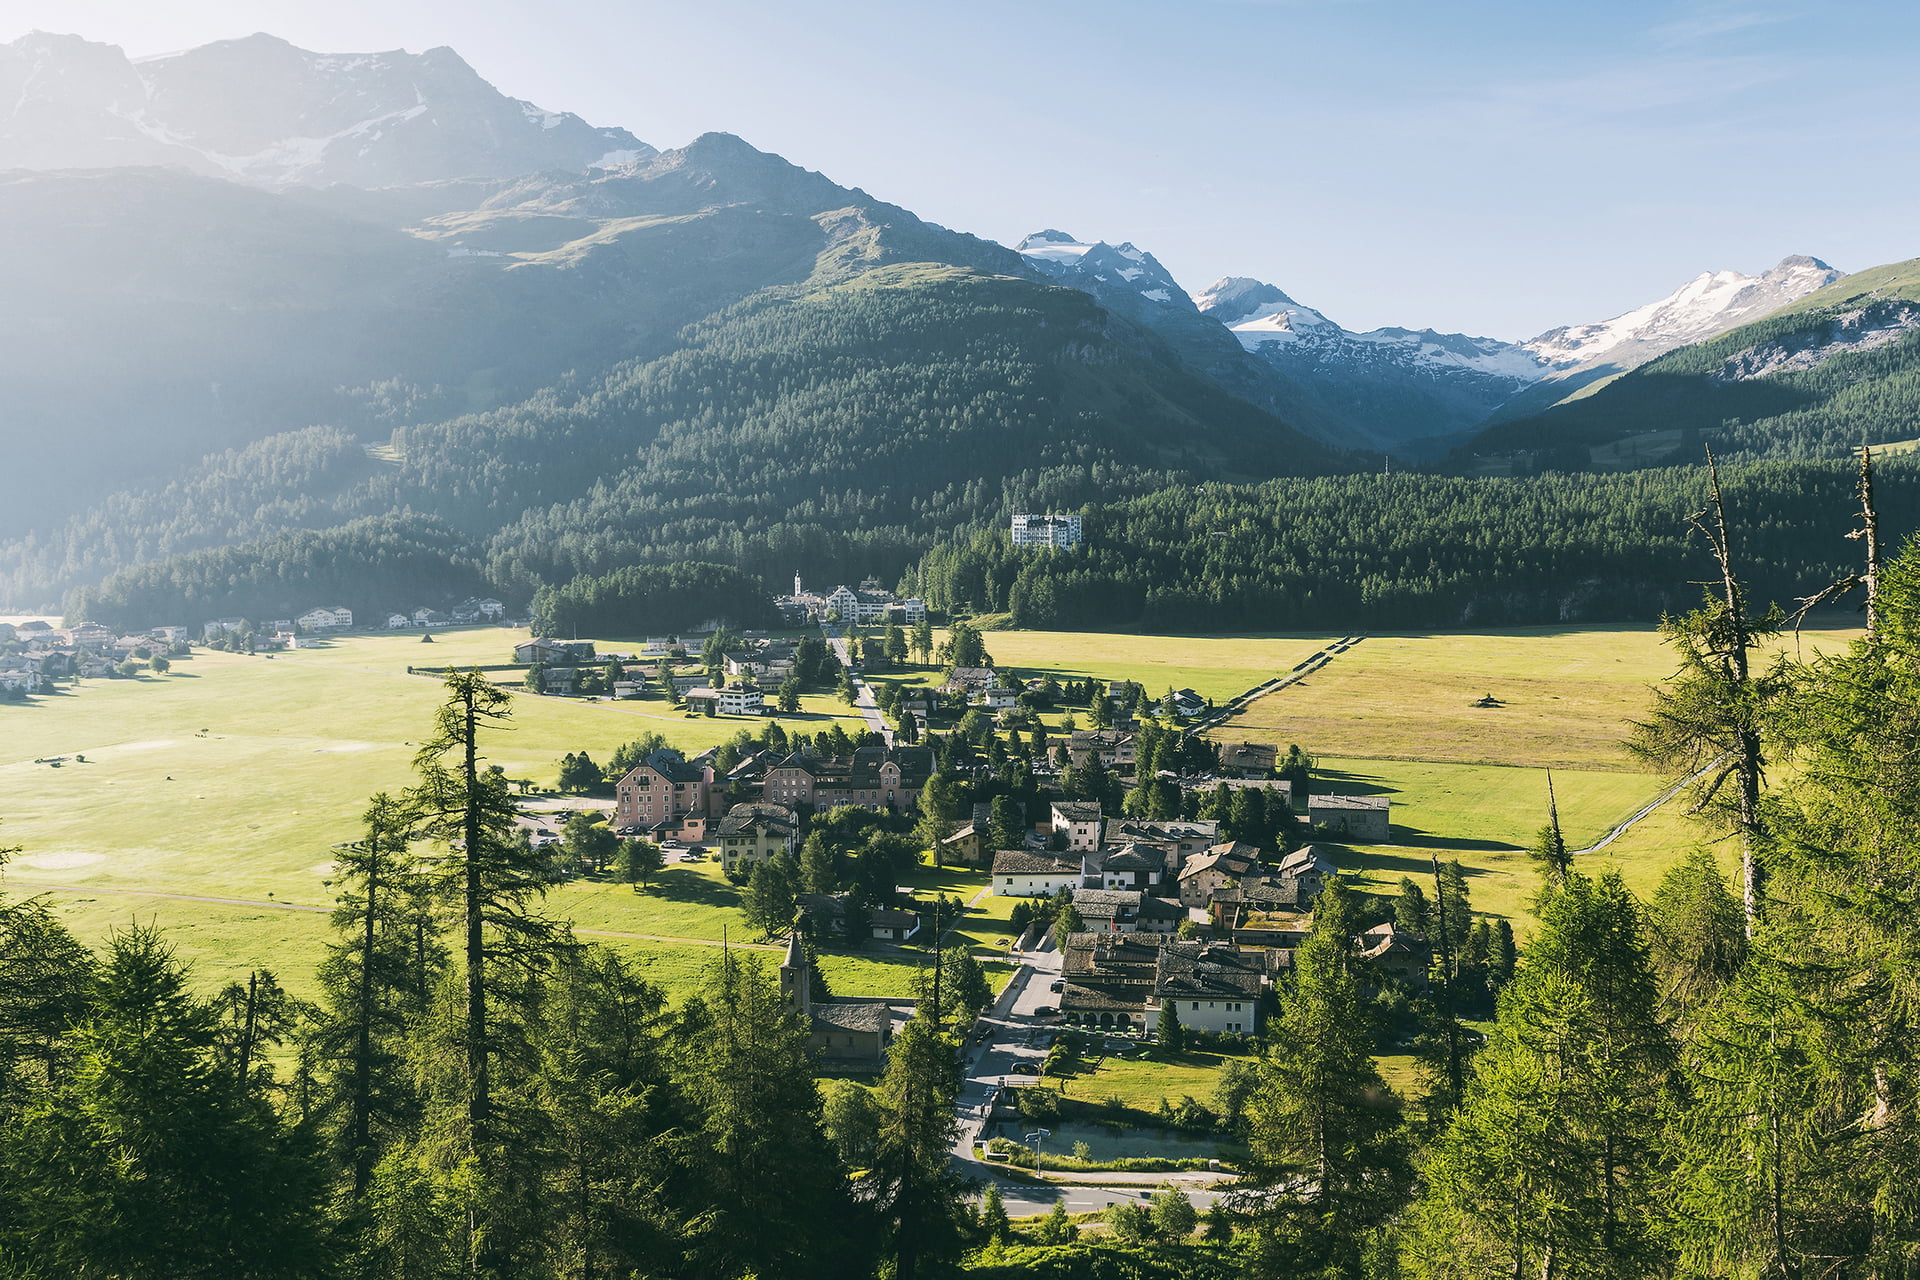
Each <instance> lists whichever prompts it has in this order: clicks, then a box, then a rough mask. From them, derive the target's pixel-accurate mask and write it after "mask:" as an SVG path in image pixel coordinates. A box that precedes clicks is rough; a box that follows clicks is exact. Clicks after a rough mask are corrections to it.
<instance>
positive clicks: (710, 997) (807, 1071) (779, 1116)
mask: <svg viewBox="0 0 1920 1280" xmlns="http://www.w3.org/2000/svg"><path fill="white" fill-rule="evenodd" d="M682 1022H683V1030H682V1034H681V1048H680V1058H679V1061H678V1063H677V1065H676V1067H675V1070H674V1077H675V1080H676V1081H677V1083H678V1084H679V1087H680V1089H681V1090H682V1092H683V1093H684V1094H685V1095H686V1097H687V1099H688V1100H689V1102H690V1103H691V1104H692V1107H693V1112H694V1119H693V1125H694V1133H693V1137H694V1141H693V1143H692V1144H691V1147H690V1149H689V1151H688V1158H689V1160H690V1161H691V1163H692V1166H693V1176H694V1177H695V1178H696V1179H697V1180H698V1184H699V1188H700V1193H701V1199H702V1202H703V1203H704V1205H705V1206H706V1209H705V1212H704V1213H703V1214H702V1215H701V1217H700V1218H699V1220H698V1221H697V1222H696V1223H695V1224H694V1225H693V1226H692V1227H691V1228H690V1232H691V1238H690V1239H689V1241H688V1244H687V1250H688V1255H689V1260H690V1262H691V1263H692V1265H693V1269H694V1273H695V1274H700V1275H731V1276H739V1275H763V1276H775V1275H778V1276H794V1277H796V1278H801V1277H809V1276H821V1277H832V1276H838V1275H843V1274H846V1273H847V1271H849V1270H852V1271H853V1272H854V1273H855V1274H859V1267H860V1257H859V1252H858V1248H857V1246H855V1247H853V1248H851V1249H850V1248H849V1245H848V1243H847V1236H846V1233H845V1232H844V1230H843V1229H842V1224H844V1223H845V1222H846V1221H847V1220H848V1219H849V1218H850V1217H851V1216H852V1214H853V1207H852V1205H851V1204H850V1203H849V1202H848V1200H847V1197H846V1188H845V1184H844V1183H843V1182H842V1180H841V1178H840V1175H839V1169H840V1162H839V1160H838V1159H837V1158H836V1157H835V1155H834V1152H833V1149H832V1148H831V1147H830V1146H829V1144H828V1142H827V1139H826V1135H825V1133H824V1132H823V1131H822V1128H821V1116H820V1095H819V1091H818V1090H817V1089H816V1088H815V1087H814V1083H813V1071H812V1064H811V1062H810V1061H809V1058H808V1051H807V1041H808V1030H809V1029H808V1028H807V1027H806V1026H805V1025H804V1024H803V1023H802V1021H801V1019H800V1015H799V1011H798V1010H797V1009H796V1008H795V1007H794V1006H793V1005H792V1004H790V1003H788V1002H787V1001H785V1000H783V999H782V998H781V995H780V990H779V987H778V985H777V984H776V983H774V982H773V981H772V980H771V979H770V978H769V977H768V975H767V973H766V971H765V970H764V968H763V967H762V966H761V965H760V964H759V963H758V961H757V960H753V959H749V958H747V957H746V956H745V955H744V954H743V953H741V952H739V951H735V950H731V949H723V950H722V952H721V956H720V959H719V961H718V962H717V963H716V964H715V965H714V967H713V969H712V970H711V971H710V974H709V979H708V983H707V986H706V990H705V994H704V999H703V1000H702V1001H701V1002H700V1003H699V1005H698V1007H697V1008H692V1009H689V1010H688V1011H687V1012H686V1013H685V1014H683V1019H682ZM850 1254H851V1256H849V1255H850Z"/></svg>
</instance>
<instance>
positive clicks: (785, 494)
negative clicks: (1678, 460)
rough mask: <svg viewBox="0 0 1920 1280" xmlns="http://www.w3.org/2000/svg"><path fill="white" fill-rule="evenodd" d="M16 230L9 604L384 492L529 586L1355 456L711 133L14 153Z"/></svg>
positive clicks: (3, 517) (1153, 344)
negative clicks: (603, 159)
mask: <svg viewBox="0 0 1920 1280" xmlns="http://www.w3.org/2000/svg"><path fill="white" fill-rule="evenodd" d="M429 197H433V198H429ZM78 204H83V205H85V206H86V208H87V210H88V213H87V215H86V216H84V217H77V218H68V217H65V216H64V215H65V213H66V212H67V211H69V210H70V209H71V208H72V207H73V206H75V205H78ZM200 226H210V227H211V228H212V229H213V230H214V231H215V233H216V235H215V237H214V240H213V242H211V243H201V242H198V241H196V246H197V247H196V248H195V250H194V252H192V253H183V252H182V251H181V243H182V242H183V241H184V240H186V239H187V238H188V229H189V228H194V227H200ZM0 231H7V232H9V233H11V234H12V238H14V239H17V240H20V241H22V242H30V243H36V244H39V245H42V246H43V249H44V250H45V252H44V253H43V254H42V255H41V256H40V257H38V258H34V259H32V260H31V261H27V260H24V259H23V260H20V261H16V262H14V263H13V264H12V265H11V266H10V267H8V268H5V269H4V270H0V283H4V284H8V285H10V286H11V289H12V297H13V298H14V300H15V303H16V306H15V308H14V312H13V313H12V315H11V318H10V320H9V321H7V322H0V336H4V335H5V334H7V333H15V336H17V337H22V341H21V342H20V343H19V344H16V346H15V347H14V348H10V349H9V350H8V351H6V352H0V391H8V392H10V393H11V399H10V402H9V403H10V409H11V412H12V419H11V422H12V424H13V425H16V426H18V427H19V428H20V435H21V439H22V447H21V449H22V451H21V453H20V456H19V457H18V459H17V460H18V462H19V463H20V464H21V465H19V466H18V467H16V468H15V469H13V470H12V471H10V472H9V475H8V476H7V477H4V478H0V538H8V537H10V538H11V541H0V600H6V601H9V602H12V603H16V604H20V605H24V606H36V607H37V606H44V605H48V604H51V603H53V602H55V601H57V600H59V599H60V597H61V596H62V595H63V594H64V593H67V592H70V591H72V590H74V589H76V588H80V587H94V586H96V585H99V584H101V583H102V579H110V580H108V581H106V582H105V583H104V585H99V589H98V590H94V591H91V592H90V593H89V594H88V595H87V596H86V597H85V598H84V601H83V602H84V603H86V604H88V605H90V606H92V607H95V608H98V609H100V610H101V611H102V612H103V616H107V615H110V616H112V617H113V618H115V619H117V620H125V621H128V622H133V621H138V619H137V618H133V617H130V616H128V615H127V614H126V612H125V610H126V608H127V607H128V603H127V602H130V601H132V600H134V599H136V598H138V599H141V600H147V601H152V600H154V598H155V597H154V595H153V592H154V590H155V587H156V584H160V583H164V582H166V581H168V580H170V579H177V580H178V581H179V582H180V583H181V586H182V591H183V593H185V594H183V595H182V597H181V599H180V601H179V603H178V605H177V608H185V607H186V602H187V600H188V599H191V600H192V601H193V602H194V603H195V607H196V608H197V607H198V605H199V604H200V603H202V602H203V600H204V593H203V592H202V591H201V590H200V589H199V588H198V587H192V589H191V590H189V587H190V584H194V583H199V582H201V581H202V579H204V578H205V576H206V573H207V567H208V565H210V564H212V563H214V561H211V560H209V559H207V558H206V556H204V555H203V556H201V558H200V559H199V560H197V561H193V562H191V563H187V562H179V563H176V562H175V560H174V558H175V557H181V556H191V555H198V554H200V553H211V552H214V551H216V550H218V549H219V548H222V547H228V546H233V545H236V544H246V545H262V546H263V545H266V543H265V542H264V541H263V540H271V539H274V538H276V537H279V536H281V535H288V536H293V537H296V539H303V538H304V539H305V541H303V542H301V545H303V546H305V545H312V539H313V536H314V535H317V534H319V533H320V532H321V531H324V530H327V529H330V528H333V527H335V526H339V525H343V524H345V523H347V522H351V521H356V520H369V519H380V518H387V517H399V518H403V519H404V520H406V521H412V520H414V519H416V518H418V517H422V516H425V517H437V518H438V519H439V520H440V521H442V522H444V524H445V526H446V529H444V530H441V531H440V532H439V533H436V534H434V537H435V538H438V537H440V536H441V535H442V534H444V533H447V532H449V531H451V532H452V533H453V534H454V535H457V537H458V538H459V539H461V542H460V544H459V548H458V553H457V554H458V556H459V557H460V558H461V559H462V561H463V562H469V563H471V564H474V565H478V566H480V567H482V568H483V569H484V570H485V571H487V572H488V573H490V574H493V575H494V581H495V582H496V584H497V589H498V590H500V591H505V592H511V593H512V594H514V595H515V596H516V597H517V598H522V599H524V598H526V597H530V596H531V594H532V591H533V589H534V588H535V587H536V586H537V585H538V584H539V583H540V582H542V581H546V580H549V579H554V580H565V579H568V578H571V577H572V576H573V575H574V574H576V573H578V572H583V571H585V572H603V571H605V570H607V569H609V568H612V567H614V566H616V565H618V564H621V563H625V562H628V561H633V560H641V561H664V562H671V561H677V560H682V559H689V558H692V559H700V560H706V561H713V562H719V563H726V564H733V565H738V566H741V567H743V568H746V569H749V570H750V571H751V572H754V573H760V574H767V575H772V576H785V575H787V574H791V573H792V572H793V570H794V569H795V568H796V567H798V565H800V564H802V563H804V564H806V565H808V566H810V571H813V572H820V573H827V572H834V571H839V570H840V569H841V568H842V567H843V566H844V568H845V569H846V571H848V572H850V573H854V574H856V575H865V574H867V573H872V572H882V573H887V572H896V571H898V570H899V569H900V568H902V567H904V566H905V565H906V564H907V563H909V562H910V561H911V560H912V559H913V558H914V557H915V556H917V555H918V554H919V553H920V552H921V551H923V550H924V549H925V547H926V546H927V545H929V542H930V540H931V538H932V537H933V536H934V535H936V534H937V533H939V532H941V531H943V530H946V529H950V528H952V527H954V526H955V525H958V524H964V523H968V522H971V521H975V520H980V519H988V518H993V517H995V516H997V515H998V514H999V513H1000V512H1002V511H1004V509H1005V508H1006V506H1007V504H1008V503H1009V502H1010V501H1014V500H1019V501H1023V502H1024V501H1036V502H1054V503H1069V502H1070V503H1076V504H1077V503H1080V502H1085V501H1089V500H1094V499H1098V498H1103V497H1113V496H1120V495H1125V494H1129V493H1138V492H1146V491H1149V490H1151V489H1153V488H1156V487H1158V486H1160V485H1163V484H1166V483H1169V482H1175V481H1181V480H1185V479H1187V478H1189V477H1194V476H1198V477H1207V478H1223V479H1259V478H1265V477H1269V476H1273V475H1284V474H1297V473H1303V472H1317V471H1325V470H1329V469H1333V468H1336V467H1338V466H1340V465H1342V463H1341V461H1340V459H1339V458H1338V457H1337V456H1336V455H1335V454H1334V453H1333V452H1331V451H1330V450H1328V449H1327V448H1326V447H1325V446H1322V445H1319V444H1315V443H1311V442H1309V441H1308V440H1306V439H1305V438H1303V437H1301V436H1299V435H1298V434H1296V433H1295V432H1293V431H1292V430H1290V429H1289V428H1288V427H1287V426H1286V425H1285V424H1283V423H1282V422H1281V421H1279V420H1278V419H1276V418H1275V417H1273V416H1272V415H1271V414H1270V413H1267V412H1264V411H1262V410H1259V409H1256V408H1254V407H1253V406H1251V405H1249V404H1248V403H1246V402H1245V401H1244V400H1242V399H1239V398H1237V397H1235V396H1234V395H1232V394H1229V393H1228V392H1226V391H1223V390H1222V389H1221V388H1220V387H1219V386H1218V385H1217V384H1216V383H1214V382H1212V381H1209V380H1208V379H1207V378H1206V377H1205V376H1204V375H1197V374H1195V373H1192V372H1190V371H1189V370H1188V369H1187V368H1186V366H1185V365H1184V364H1183V361H1182V358H1181V357H1180V356H1179V355H1178V354H1176V353H1175V352H1174V351H1173V350H1172V349H1171V348H1170V347H1169V346H1168V344H1167V343H1166V342H1165V341H1163V340H1162V339H1160V338H1159V337H1157V336H1155V335H1154V334H1152V333H1149V332H1148V331H1147V330H1145V329H1144V328H1142V327H1141V326H1139V325H1137V324H1135V323H1133V322H1131V321H1128V320H1126V319H1125V318H1122V317H1116V316H1114V315H1111V314H1109V313H1107V312H1106V311H1104V310H1102V309H1101V308H1100V307H1099V306H1098V305H1097V304H1096V303H1095V302H1093V301H1092V300H1091V299H1089V298H1088V297H1087V296H1086V295H1084V294H1081V293H1078V292H1076V291H1074V290H1070V289H1063V288H1056V287H1053V286H1051V285H1048V284H1045V283H1043V282H1040V281H1039V280H1038V279H1037V278H1036V277H1034V275H1033V273H1032V272H1031V271H1030V270H1029V269H1028V268H1027V266H1026V265H1025V263H1024V262H1023V261H1022V260H1021V259H1020V258H1019V257H1018V255H1016V254H1014V253H1012V252H1011V251H1009V250H1007V249H1004V248H1002V247H1001V246H999V245H995V244H991V243H990V242H987V241H982V240H979V239H977V238H975V237H972V236H968V235H964V234H960V233H956V232H952V231H948V230H946V229H945V228H942V227H938V226H934V225H932V224H930V223H926V222H924V221H922V220H920V219H919V218H917V217H915V216H914V215H913V214H911V213H909V212H908V211H906V210H904V209H900V208H898V207H896V206H892V205H888V204H886V203H884V202H881V201H877V200H875V199H873V198H872V197H871V196H868V195H867V194H866V193H864V192H861V191H858V190H856V189H851V188H845V187H840V186H837V185H835V184H834V183H832V182H831V181H829V180H828V179H826V178H824V177H822V176H821V175H819V174H816V173H811V172H809V171H807V170H803V169H800V168H798V167H796V166H794V165H791V164H788V163H787V162H786V161H784V160H782V159H780V158H779V157H778V156H772V155H768V154H765V153H762V152H759V151H756V150H754V149H753V148H752V147H749V146H747V145H746V144H745V143H743V142H741V141H740V140H739V139H737V138H731V137H728V136H726V135H707V136H705V137H702V138H700V139H698V140H697V141H696V142H695V143H693V144H692V145H690V146H689V147H687V148H685V149H683V150H681V151H678V152H670V153H665V154H663V155H661V156H659V157H656V158H655V159H654V160H653V161H651V162H649V164H648V165H646V166H644V167H642V168H640V169H637V170H631V171H619V172H603V171H594V172H592V173H588V174H581V175H552V174H550V175H534V176H531V177H528V178H525V179H521V180H516V181H513V182H494V183H479V184H453V185H451V186H450V187H448V188H447V189H444V190H440V189H435V190H431V191H423V190H420V189H412V188H407V189H397V190H394V191H390V192H344V193H343V192H322V193H311V192H293V193H286V194H283V195H275V194H270V193H264V192H257V191H249V190H244V189H241V188H237V187H232V186H231V185H230V184H226V183H220V182H216V181H212V180H209V179H201V178H194V177H190V176H188V175H185V174H171V173H168V174H161V173H156V172H153V171H141V170H126V171H114V172H112V173H108V174H94V175H84V174H83V175H74V174H50V175H27V176H24V177H20V178H18V179H17V180H14V181H11V182H9V183H0ZM130 246H131V247H130ZM142 255H145V256H147V257H150V258H152V259H153V260H154V261H155V262H156V263H157V264H159V265H157V266H156V267H154V268H153V269H150V270H145V271H142V270H137V269H136V267H137V265H138V263H137V262H136V259H137V258H139V257H141V256H142ZM95 256H97V257H98V259H99V261H100V262H101V263H102V264H104V266H105V267H107V268H111V270H108V271H106V272H105V273H104V274H101V273H95V274H93V275H89V273H88V268H87V263H88V261H89V259H90V257H95ZM69 279H80V280H83V281H84V282H85V284H84V287H83V288H80V289H77V290H73V291H71V294H72V296H68V295H67V294H63V293H62V291H61V286H62V282H63V281H66V280H69ZM49 316H51V317H52V319H51V321H49V319H48V317H49ZM49 325H50V326H51V327H49ZM36 326H38V328H36ZM41 329H46V330H47V331H48V332H51V333H54V334H55V335H56V336H58V335H60V334H65V335H68V337H67V338H66V339H63V340H61V341H53V340H50V339H48V338H47V337H46V336H45V334H40V330H41ZM146 330H153V331H156V332H159V333H162V334H164V341H158V342H156V344H154V346H153V350H155V351H156V352H157V354H156V355H155V357H154V361H153V362H146V363H143V362H118V361H116V362H111V363H110V364H108V365H107V366H106V367H105V368H104V369H103V370H102V371H101V372H99V373H98V375H97V376H91V377H90V376H89V373H88V370H89V369H92V368H93V366H95V365H98V364H100V362H99V360H98V358H97V357H98V354H99V352H98V347H99V344H98V343H96V342H92V341H91V339H90V340H89V341H88V342H85V343H81V344H78V345H76V344H74V343H73V342H72V341H71V335H73V334H75V333H79V334H83V335H95V334H98V335H106V336H108V337H111V335H113V334H121V335H123V336H122V338H120V339H115V341H118V342H121V343H123V344H124V343H126V342H131V341H132V335H133V334H134V333H136V332H140V331H146ZM16 331H17V332H16ZM35 334H40V336H39V337H37V338H34V340H33V341H27V340H26V339H27V338H33V337H34V335H35ZM83 366H84V367H83ZM162 366H164V368H162ZM163 374H164V376H163ZM176 384H177V385H176ZM148 406H151V407H150V408H149V407H148ZM142 413H144V414H145V415H146V416H145V417H144V419H143V420H144V421H146V422H147V424H148V427H149V429H148V430H146V431H144V432H142V433H138V434H137V436H135V437H134V438H133V440H132V443H130V444H128V445H127V446H126V447H124V448H121V447H115V448H108V447H106V444H105V442H106V441H107V440H109V439H119V438H122V437H125V435H126V433H125V431H124V424H125V422H126V421H127V420H129V419H130V418H133V417H135V416H136V415H140V414H142ZM56 423H58V424H59V426H60V430H59V431H55V430H53V427H54V425H55V424H56ZM314 423H323V424H326V425H325V426H321V427H315V426H313V425H311V424H314ZM55 468H57V469H58V470H59V473H60V476H61V483H60V484H58V485H45V484H42V483H38V482H37V480H36V477H37V476H39V475H42V474H44V473H46V472H48V471H49V470H51V469H55ZM76 505H77V507H78V509H72V508H73V507H74V506H76ZM391 527H398V526H391ZM349 541H350V542H352V543H354V544H355V545H359V542H360V538H359V536H358V535H356V538H355V539H350V540H349ZM800 557H804V558H803V559H802V558H800ZM401 562H403V563H407V564H414V563H417V562H416V561H415V560H414V559H412V558H411V552H410V551H409V552H407V553H406V554H403V555H402V556H401ZM139 566H144V567H139ZM136 567H138V568H137V570H136ZM122 571H131V572H129V573H126V574H122V576H120V577H111V575H115V574H121V573H122ZM464 572H465V571H464V570H463V574H464ZM340 576H341V577H342V580H343V582H344V584H345V585H346V586H347V587H349V588H351V587H354V586H358V587H360V589H361V594H363V595H364V594H365V593H366V592H368V591H371V590H372V589H373V584H374V583H376V582H382V583H387V584H389V585H391V583H392V581H393V575H392V574H388V575H386V576H384V577H383V576H381V575H377V574H376V575H367V576H365V577H363V578H360V579H355V578H354V577H353V574H352V572H351V566H343V568H342V570H341V575H340ZM266 577H267V578H271V577H272V575H271V574H270V573H269V574H268V575H266ZM234 580H235V584H236V599H238V598H241V597H248V598H257V591H256V588H259V587H260V585H261V582H262V581H264V579H262V578H261V577H260V575H257V574H248V573H240V574H237V575H236V576H235V579H234ZM462 580H464V577H463V579H462ZM421 586H422V596H423V598H428V599H437V598H439V597H441V596H444V595H445V594H447V592H448V590H450V588H447V587H444V586H443V587H441V588H439V589H437V590H435V589H433V588H432V585H431V583H430V582H427V581H423V582H422V584H421ZM380 603H382V604H384V603H388V602H387V601H385V600H384V599H383V600H382V601H380ZM393 603H400V602H397V601H396V602H393ZM168 612H173V610H169V611H168Z"/></svg>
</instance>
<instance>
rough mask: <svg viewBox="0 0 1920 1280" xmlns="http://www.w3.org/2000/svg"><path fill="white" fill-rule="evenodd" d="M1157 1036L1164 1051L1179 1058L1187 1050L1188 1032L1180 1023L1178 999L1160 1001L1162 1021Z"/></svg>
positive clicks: (1156, 1030)
mask: <svg viewBox="0 0 1920 1280" xmlns="http://www.w3.org/2000/svg"><path fill="white" fill-rule="evenodd" d="M1155 1036H1156V1038H1157V1040H1158V1042H1159V1045H1160V1051H1161V1052H1162V1053H1165V1054H1168V1055H1171V1056H1172V1057H1176V1058H1177V1057H1179V1056H1180V1055H1181V1054H1183V1053H1185V1052H1186V1051H1187V1033H1186V1030H1185V1029H1184V1028H1183V1027H1181V1025H1180V1009H1179V1002H1178V1001H1176V1000H1173V999H1171V998H1169V999H1166V1000H1162V1001H1161V1002H1160V1022H1159V1025H1158V1026H1157V1027H1156V1028H1155Z"/></svg>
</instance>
